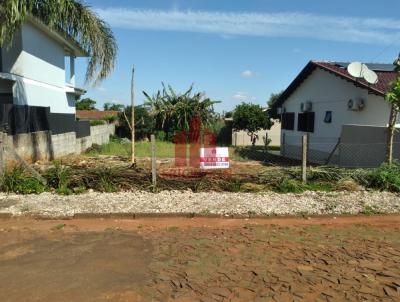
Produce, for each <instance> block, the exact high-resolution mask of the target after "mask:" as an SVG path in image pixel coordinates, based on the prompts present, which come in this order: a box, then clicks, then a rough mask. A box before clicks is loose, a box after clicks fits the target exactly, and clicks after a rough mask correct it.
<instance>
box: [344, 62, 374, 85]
mask: <svg viewBox="0 0 400 302" xmlns="http://www.w3.org/2000/svg"><path fill="white" fill-rule="evenodd" d="M347 72H348V73H349V74H350V75H351V76H353V77H355V78H364V80H365V81H367V82H368V83H369V84H372V85H374V84H376V83H378V75H377V74H376V73H375V72H374V71H372V70H371V69H369V68H368V66H367V65H365V64H363V63H361V62H353V63H351V64H349V66H348V67H347Z"/></svg>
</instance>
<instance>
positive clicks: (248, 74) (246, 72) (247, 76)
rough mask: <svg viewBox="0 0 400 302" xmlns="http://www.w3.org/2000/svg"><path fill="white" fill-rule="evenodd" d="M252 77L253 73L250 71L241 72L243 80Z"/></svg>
mask: <svg viewBox="0 0 400 302" xmlns="http://www.w3.org/2000/svg"><path fill="white" fill-rule="evenodd" d="M254 76H255V73H254V72H253V71H251V70H245V71H243V72H242V77H244V78H251V77H254Z"/></svg>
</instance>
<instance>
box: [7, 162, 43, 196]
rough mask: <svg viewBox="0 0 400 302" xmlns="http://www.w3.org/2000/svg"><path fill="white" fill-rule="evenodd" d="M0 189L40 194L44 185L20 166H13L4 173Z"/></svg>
mask: <svg viewBox="0 0 400 302" xmlns="http://www.w3.org/2000/svg"><path fill="white" fill-rule="evenodd" d="M0 188H1V191H3V192H6V193H17V194H40V193H43V192H44V191H45V190H46V187H45V186H44V185H43V184H42V183H41V182H40V181H39V180H37V179H36V178H34V177H32V176H30V175H27V174H25V173H24V170H23V169H22V167H15V168H13V169H11V170H7V171H6V172H5V173H4V176H3V178H2V179H1V182H0Z"/></svg>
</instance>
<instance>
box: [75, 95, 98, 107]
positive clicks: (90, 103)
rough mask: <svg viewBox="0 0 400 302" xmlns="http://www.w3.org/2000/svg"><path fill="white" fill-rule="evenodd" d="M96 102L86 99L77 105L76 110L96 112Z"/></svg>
mask: <svg viewBox="0 0 400 302" xmlns="http://www.w3.org/2000/svg"><path fill="white" fill-rule="evenodd" d="M95 106H96V101H95V100H92V99H91V98H84V99H82V100H79V101H77V102H76V103H75V107H76V110H96V107H95Z"/></svg>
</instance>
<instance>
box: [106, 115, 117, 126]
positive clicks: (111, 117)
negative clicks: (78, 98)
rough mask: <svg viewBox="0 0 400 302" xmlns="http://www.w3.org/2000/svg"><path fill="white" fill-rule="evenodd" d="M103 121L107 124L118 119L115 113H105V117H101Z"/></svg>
mask: <svg viewBox="0 0 400 302" xmlns="http://www.w3.org/2000/svg"><path fill="white" fill-rule="evenodd" d="M103 120H104V121H106V122H107V123H109V124H112V123H115V122H116V121H117V120H118V116H115V115H107V116H106V117H104V118H103Z"/></svg>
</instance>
